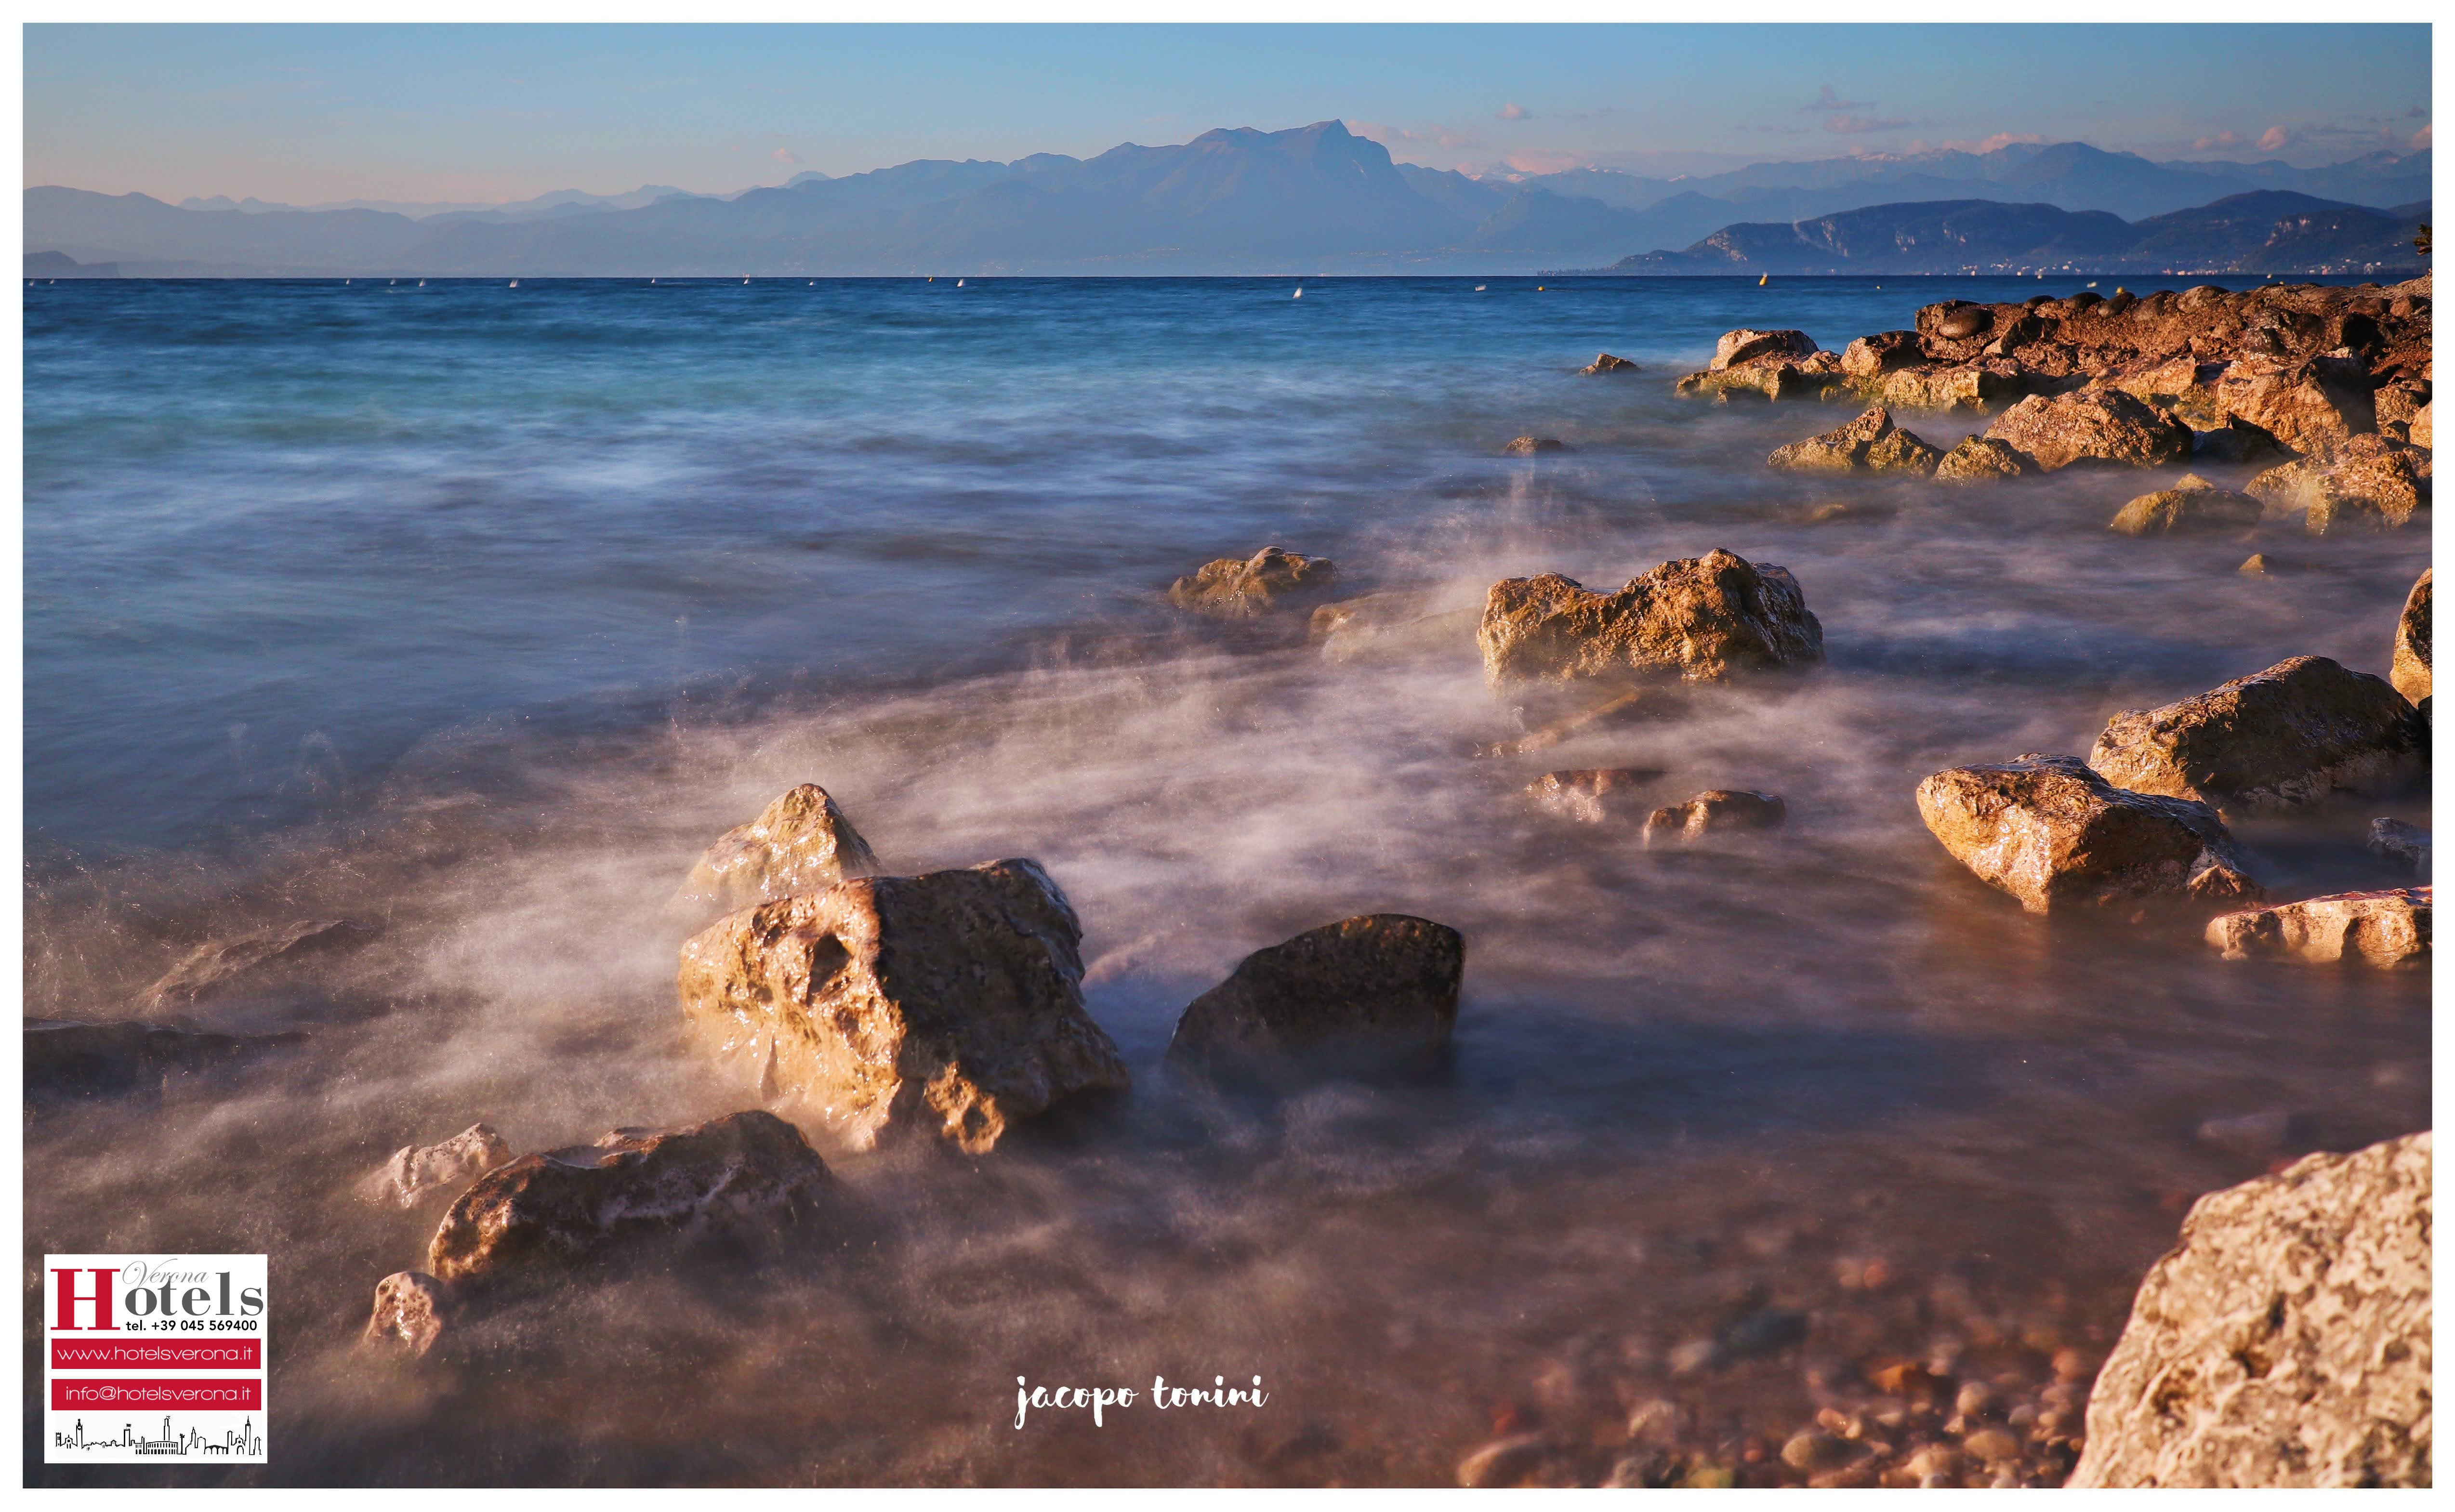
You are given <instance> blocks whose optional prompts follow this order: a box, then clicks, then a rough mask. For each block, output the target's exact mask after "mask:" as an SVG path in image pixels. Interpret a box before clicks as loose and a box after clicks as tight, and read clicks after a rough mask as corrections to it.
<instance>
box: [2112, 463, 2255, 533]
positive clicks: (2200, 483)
mask: <svg viewBox="0 0 2455 1512" xmlns="http://www.w3.org/2000/svg"><path fill="white" fill-rule="evenodd" d="M2262 510H2263V506H2262V505H2261V503H2260V502H2259V500H2257V499H2255V498H2252V497H2251V496H2250V495H2249V494H2236V493H2233V492H2231V491H2230V490H2226V489H2221V488H2219V487H2217V486H2216V485H2215V484H2213V483H2211V482H2209V481H2208V480H2207V479H2206V478H2203V477H2201V476H2200V475H2199V474H2197V473H2185V474H2182V475H2181V478H2180V479H2178V480H2177V481H2176V482H2175V484H2174V486H2173V487H2172V488H2167V489H2159V490H2158V491H2157V492H2156V493H2154V494H2141V495H2140V496H2139V497H2138V498H2136V499H2133V500H2132V501H2131V502H2130V503H2128V504H2125V505H2123V506H2122V509H2121V511H2120V513H2119V514H2116V515H2115V516H2114V521H2113V523H2112V524H2110V525H2108V526H2107V527H2106V529H2108V530H2111V531H2117V532H2120V534H2124V535H2170V534H2177V533H2180V532H2188V531H2222V530H2241V529H2244V528H2247V527H2249V526H2253V525H2256V524H2258V523H2259V516H2260V514H2262Z"/></svg>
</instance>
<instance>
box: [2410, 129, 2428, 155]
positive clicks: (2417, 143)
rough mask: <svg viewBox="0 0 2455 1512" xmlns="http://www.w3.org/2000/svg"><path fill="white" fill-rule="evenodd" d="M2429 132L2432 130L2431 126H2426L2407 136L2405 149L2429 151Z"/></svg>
mask: <svg viewBox="0 0 2455 1512" xmlns="http://www.w3.org/2000/svg"><path fill="white" fill-rule="evenodd" d="M2429 132H2430V128H2429V127H2426V126H2425V127H2423V128H2422V129H2421V130H2420V131H2415V132H2413V133H2412V134H2411V135H2410V136H2407V137H2405V138H2404V151H2407V152H2425V151H2428V150H2429Z"/></svg>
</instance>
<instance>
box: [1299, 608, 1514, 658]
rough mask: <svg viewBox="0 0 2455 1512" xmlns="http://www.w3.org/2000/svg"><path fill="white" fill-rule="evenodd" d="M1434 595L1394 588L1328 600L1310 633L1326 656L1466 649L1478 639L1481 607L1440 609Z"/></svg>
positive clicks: (1309, 627) (1308, 628)
mask: <svg viewBox="0 0 2455 1512" xmlns="http://www.w3.org/2000/svg"><path fill="white" fill-rule="evenodd" d="M1431 603H1432V599H1431V597H1430V595H1426V594H1420V593H1405V592H1392V593H1386V594H1368V595H1365V596H1364V597H1362V598H1349V599H1343V600H1341V601H1340V602H1338V603H1335V604H1324V605H1322V606H1321V607H1320V608H1318V609H1316V610H1314V611H1313V612H1312V618H1311V619H1310V621H1309V622H1308V624H1307V626H1306V635H1307V637H1308V638H1309V639H1310V640H1311V641H1312V642H1313V643H1314V644H1315V645H1317V646H1319V647H1320V648H1321V659H1322V660H1324V661H1329V662H1347V661H1355V660H1358V659H1361V658H1364V657H1368V656H1379V655H1407V654H1409V653H1414V652H1423V651H1431V650H1435V649H1438V648H1441V647H1447V646H1454V647H1456V648H1458V649H1459V651H1460V652H1461V653H1463V652H1464V651H1466V650H1467V649H1469V648H1471V647H1472V646H1473V644H1474V629H1475V626H1476V625H1477V624H1478V623H1480V622H1481V621H1482V619H1483V611H1481V610H1479V609H1450V610H1434V609H1432V608H1431V607H1430V606H1431Z"/></svg>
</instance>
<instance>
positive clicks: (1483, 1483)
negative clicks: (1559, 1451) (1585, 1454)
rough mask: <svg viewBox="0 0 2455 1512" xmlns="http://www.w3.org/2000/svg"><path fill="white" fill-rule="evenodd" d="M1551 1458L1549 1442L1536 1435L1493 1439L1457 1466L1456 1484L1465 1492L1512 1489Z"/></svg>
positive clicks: (1527, 1434) (1525, 1434) (1522, 1434)
mask: <svg viewBox="0 0 2455 1512" xmlns="http://www.w3.org/2000/svg"><path fill="white" fill-rule="evenodd" d="M1551 1457H1552V1441H1551V1440H1550V1439H1548V1438H1546V1437H1544V1436H1543V1435H1542V1434H1539V1433H1521V1434H1518V1435H1515V1436H1514V1437H1512V1438H1507V1439H1496V1440H1494V1441H1491V1442H1490V1443H1487V1444H1485V1445H1484V1446H1483V1447H1482V1448H1480V1449H1477V1450H1476V1451H1474V1453H1472V1454H1471V1455H1468V1456H1467V1457H1466V1458H1465V1459H1464V1460H1462V1461H1460V1462H1458V1484H1459V1485H1461V1486H1464V1487H1466V1488H1467V1489H1468V1490H1471V1491H1473V1490H1488V1489H1491V1487H1494V1486H1513V1485H1516V1484H1518V1483H1519V1482H1523V1481H1524V1480H1526V1479H1527V1477H1529V1476H1531V1475H1532V1474H1533V1473H1534V1471H1536V1470H1537V1469H1539V1468H1541V1467H1542V1465H1543V1462H1545V1461H1546V1460H1548V1459H1550V1458H1551Z"/></svg>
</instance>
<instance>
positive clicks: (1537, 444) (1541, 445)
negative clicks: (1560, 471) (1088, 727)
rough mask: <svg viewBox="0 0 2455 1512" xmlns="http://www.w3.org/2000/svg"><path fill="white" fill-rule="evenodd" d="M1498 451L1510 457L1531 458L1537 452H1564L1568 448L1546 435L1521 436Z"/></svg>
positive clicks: (1567, 445)
mask: <svg viewBox="0 0 2455 1512" xmlns="http://www.w3.org/2000/svg"><path fill="white" fill-rule="evenodd" d="M1500 450H1501V451H1503V452H1505V453H1507V454H1509V455H1511V456H1532V455H1534V454H1537V453H1539V452H1566V451H1569V450H1570V446H1569V443H1568V442H1566V441H1558V440H1554V439H1552V437H1551V436H1548V435H1521V436H1518V437H1516V438H1515V439H1514V440H1512V441H1511V442H1510V443H1509V444H1508V445H1507V446H1504V447H1502V448H1501V449H1500Z"/></svg>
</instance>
